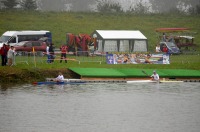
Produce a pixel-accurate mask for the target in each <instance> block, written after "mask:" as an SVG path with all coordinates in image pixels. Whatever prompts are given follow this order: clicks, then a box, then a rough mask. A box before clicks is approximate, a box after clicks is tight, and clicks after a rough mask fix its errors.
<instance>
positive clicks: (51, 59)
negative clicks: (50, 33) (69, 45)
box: [49, 43, 54, 63]
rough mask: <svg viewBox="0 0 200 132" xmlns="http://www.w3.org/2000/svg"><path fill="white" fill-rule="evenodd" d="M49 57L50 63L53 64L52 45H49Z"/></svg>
mask: <svg viewBox="0 0 200 132" xmlns="http://www.w3.org/2000/svg"><path fill="white" fill-rule="evenodd" d="M49 55H50V63H52V62H54V47H53V43H50V46H49Z"/></svg>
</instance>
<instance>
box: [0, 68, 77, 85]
mask: <svg viewBox="0 0 200 132" xmlns="http://www.w3.org/2000/svg"><path fill="white" fill-rule="evenodd" d="M58 72H62V73H63V75H64V77H65V78H77V77H78V75H76V73H73V72H71V71H70V70H68V68H63V69H37V68H31V69H16V68H9V69H7V68H5V69H0V84H5V83H6V84H7V83H19V84H20V83H32V82H35V81H45V79H46V78H49V77H50V78H55V77H57V76H58Z"/></svg>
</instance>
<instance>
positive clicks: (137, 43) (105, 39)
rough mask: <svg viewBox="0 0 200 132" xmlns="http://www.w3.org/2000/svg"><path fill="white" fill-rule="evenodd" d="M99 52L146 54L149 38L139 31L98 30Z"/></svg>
mask: <svg viewBox="0 0 200 132" xmlns="http://www.w3.org/2000/svg"><path fill="white" fill-rule="evenodd" d="M92 36H93V37H96V38H97V41H98V45H97V51H100V52H146V51H147V50H148V49H147V47H148V44H147V38H146V37H145V36H144V35H143V34H142V33H141V32H140V31H138V30H96V31H94V32H93V33H92Z"/></svg>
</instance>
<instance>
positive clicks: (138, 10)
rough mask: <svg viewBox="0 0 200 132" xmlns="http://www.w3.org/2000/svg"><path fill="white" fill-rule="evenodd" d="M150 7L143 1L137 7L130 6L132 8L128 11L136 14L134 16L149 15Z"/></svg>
mask: <svg viewBox="0 0 200 132" xmlns="http://www.w3.org/2000/svg"><path fill="white" fill-rule="evenodd" d="M149 8H150V7H149V6H147V5H145V4H144V3H142V2H141V1H139V2H138V3H136V4H135V6H133V7H132V6H130V8H129V9H128V10H127V12H129V13H134V14H148V13H149V12H150V11H149Z"/></svg>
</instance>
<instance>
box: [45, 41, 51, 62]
mask: <svg viewBox="0 0 200 132" xmlns="http://www.w3.org/2000/svg"><path fill="white" fill-rule="evenodd" d="M46 55H47V63H50V59H51V58H50V57H51V56H50V53H49V44H47V48H46Z"/></svg>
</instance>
